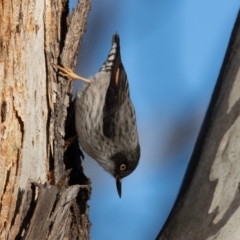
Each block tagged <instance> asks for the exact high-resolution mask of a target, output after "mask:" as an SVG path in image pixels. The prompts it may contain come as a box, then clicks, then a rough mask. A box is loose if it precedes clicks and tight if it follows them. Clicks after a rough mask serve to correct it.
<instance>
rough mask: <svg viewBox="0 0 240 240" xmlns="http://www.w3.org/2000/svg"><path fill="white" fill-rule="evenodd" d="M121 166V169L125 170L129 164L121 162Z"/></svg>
mask: <svg viewBox="0 0 240 240" xmlns="http://www.w3.org/2000/svg"><path fill="white" fill-rule="evenodd" d="M119 168H120V170H121V171H124V170H126V168H127V166H126V164H121V165H120V167H119Z"/></svg>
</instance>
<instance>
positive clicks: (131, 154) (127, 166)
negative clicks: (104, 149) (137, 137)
mask: <svg viewBox="0 0 240 240" xmlns="http://www.w3.org/2000/svg"><path fill="white" fill-rule="evenodd" d="M139 158H140V146H139V144H138V145H137V147H136V149H134V150H132V151H121V152H118V153H116V154H115V155H113V156H112V157H111V160H112V161H113V162H114V166H115V169H114V177H115V179H116V185H117V191H118V195H119V197H121V194H122V189H121V185H122V184H121V183H122V178H124V177H126V176H128V175H129V174H131V173H132V172H133V171H134V170H135V169H136V167H137V165H138V162H139Z"/></svg>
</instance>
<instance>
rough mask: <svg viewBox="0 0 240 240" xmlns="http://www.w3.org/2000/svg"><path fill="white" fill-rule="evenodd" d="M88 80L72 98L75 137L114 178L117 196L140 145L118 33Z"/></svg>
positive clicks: (133, 163) (137, 155)
mask: <svg viewBox="0 0 240 240" xmlns="http://www.w3.org/2000/svg"><path fill="white" fill-rule="evenodd" d="M79 79H80V78H79ZM90 81H91V83H90V84H85V85H84V86H83V87H82V88H81V89H80V90H79V91H78V92H77V95H76V99H75V116H76V117H75V124H76V130H77V134H78V138H79V141H80V145H81V146H82V148H83V150H84V151H85V152H86V153H87V154H88V155H89V156H91V157H92V158H93V159H95V160H96V161H97V162H98V163H99V164H100V165H101V166H102V167H103V168H104V169H105V170H106V171H107V172H109V173H110V174H111V175H112V176H114V177H115V178H116V180H117V189H118V193H119V196H120V197H121V179H122V178H123V177H126V176H127V175H129V174H130V173H132V172H133V171H134V169H135V168H136V167H137V165H138V162H139V158H140V146H139V140H138V133H137V125H136V117H135V110H134V106H133V104H132V101H131V99H130V94H129V86H128V80H127V75H126V72H125V69H124V67H123V64H122V61H121V56H120V42H119V36H118V34H114V35H113V38H112V47H111V50H110V52H109V54H108V57H107V60H106V61H105V62H104V64H103V65H102V67H101V68H100V70H99V72H98V73H96V75H94V76H93V77H92V78H91V79H90Z"/></svg>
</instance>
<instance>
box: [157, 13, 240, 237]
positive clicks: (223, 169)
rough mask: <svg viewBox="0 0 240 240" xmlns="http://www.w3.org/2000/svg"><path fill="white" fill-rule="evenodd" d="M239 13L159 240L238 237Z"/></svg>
mask: <svg viewBox="0 0 240 240" xmlns="http://www.w3.org/2000/svg"><path fill="white" fill-rule="evenodd" d="M239 137H240V14H238V18H237V20H236V23H235V26H234V29H233V32H232V35H231V39H230V42H229V46H228V49H227V53H226V56H225V59H224V62H223V66H222V69H221V71H220V74H219V78H218V81H217V84H216V87H215V90H214V93H213V95H212V99H211V102H210V106H209V109H208V111H207V114H206V117H205V120H204V123H203V126H202V128H201V131H200V134H199V136H198V140H197V142H196V145H195V148H194V151H193V154H192V157H191V160H190V163H189V166H188V170H187V172H186V175H185V179H184V182H183V185H182V188H181V191H180V194H179V196H178V199H177V201H176V204H175V206H174V208H173V210H172V212H171V214H170V216H169V218H168V220H167V222H166V223H165V225H164V227H163V229H162V230H161V231H160V233H159V235H158V237H157V239H161V240H165V239H168V240H206V239H208V240H212V239H218V240H226V239H231V240H239V239H240V228H239V222H240V208H239V206H240V204H239V203H240V191H239V182H240V174H239V173H240V141H239Z"/></svg>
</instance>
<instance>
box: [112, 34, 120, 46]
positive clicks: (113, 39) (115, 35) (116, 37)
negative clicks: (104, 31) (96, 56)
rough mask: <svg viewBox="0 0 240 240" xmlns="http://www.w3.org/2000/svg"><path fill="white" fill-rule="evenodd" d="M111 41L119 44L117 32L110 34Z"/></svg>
mask: <svg viewBox="0 0 240 240" xmlns="http://www.w3.org/2000/svg"><path fill="white" fill-rule="evenodd" d="M112 43H117V45H119V44H120V37H119V34H118V33H117V32H115V33H114V34H113V36H112Z"/></svg>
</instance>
